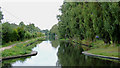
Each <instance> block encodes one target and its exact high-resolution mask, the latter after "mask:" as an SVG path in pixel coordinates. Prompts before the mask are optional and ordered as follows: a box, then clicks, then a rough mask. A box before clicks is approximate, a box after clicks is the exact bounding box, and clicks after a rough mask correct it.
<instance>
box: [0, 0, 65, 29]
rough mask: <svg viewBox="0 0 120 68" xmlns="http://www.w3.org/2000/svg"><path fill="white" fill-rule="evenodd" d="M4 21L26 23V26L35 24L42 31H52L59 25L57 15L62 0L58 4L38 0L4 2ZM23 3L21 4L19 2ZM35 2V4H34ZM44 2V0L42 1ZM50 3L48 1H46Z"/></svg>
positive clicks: (9, 0) (10, 0)
mask: <svg viewBox="0 0 120 68" xmlns="http://www.w3.org/2000/svg"><path fill="white" fill-rule="evenodd" d="M2 1H4V2H2V3H1V7H2V12H3V14H4V20H3V21H9V22H12V23H13V22H14V23H16V24H19V22H20V21H24V22H25V24H29V23H34V24H35V26H38V27H39V28H41V29H50V28H51V27H52V26H53V25H54V24H56V23H58V21H57V19H56V15H57V14H59V13H60V12H59V10H58V9H59V8H60V6H61V5H62V2H63V1H62V0H61V1H59V2H56V1H55V0H49V1H53V2H37V1H38V0H29V1H28V0H2ZM18 1H21V2H18ZM32 1H33V2H32ZM40 1H43V0H40ZM45 1H48V0H45Z"/></svg>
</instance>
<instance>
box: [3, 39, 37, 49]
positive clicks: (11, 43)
mask: <svg viewBox="0 0 120 68" xmlns="http://www.w3.org/2000/svg"><path fill="white" fill-rule="evenodd" d="M33 39H36V38H31V39H24V40H22V41H14V42H9V43H6V44H4V45H2V47H6V46H9V45H13V44H16V45H18V44H19V43H22V42H25V41H27V40H33Z"/></svg>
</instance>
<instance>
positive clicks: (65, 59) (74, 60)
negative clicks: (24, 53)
mask: <svg viewBox="0 0 120 68" xmlns="http://www.w3.org/2000/svg"><path fill="white" fill-rule="evenodd" d="M33 51H37V52H38V54H37V55H36V56H31V57H25V58H18V59H12V60H5V61H3V67H5V66H7V67H9V66H119V65H120V64H119V63H116V62H111V61H108V60H102V59H98V58H94V57H89V56H85V55H83V54H82V51H83V49H82V47H81V46H80V45H78V44H72V43H70V42H67V41H58V40H54V41H49V40H48V41H43V42H41V43H40V44H37V45H36V47H34V48H33Z"/></svg>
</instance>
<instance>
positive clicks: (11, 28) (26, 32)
mask: <svg viewBox="0 0 120 68" xmlns="http://www.w3.org/2000/svg"><path fill="white" fill-rule="evenodd" d="M0 9H1V8H0ZM2 19H3V14H2V11H0V38H1V39H0V45H1V43H2V44H5V43H8V42H13V41H20V40H21V41H22V40H24V39H30V38H36V37H41V36H44V34H43V33H42V32H41V30H40V29H39V28H38V27H35V25H34V24H29V25H25V24H24V22H20V23H19V25H17V24H14V23H12V24H10V23H9V22H4V23H2V22H1V20H2Z"/></svg>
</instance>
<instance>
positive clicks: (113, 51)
mask: <svg viewBox="0 0 120 68" xmlns="http://www.w3.org/2000/svg"><path fill="white" fill-rule="evenodd" d="M87 52H88V53H92V54H96V55H103V56H109V57H118V47H107V48H95V49H91V50H88V51H87Z"/></svg>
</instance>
